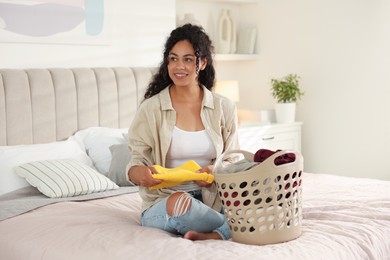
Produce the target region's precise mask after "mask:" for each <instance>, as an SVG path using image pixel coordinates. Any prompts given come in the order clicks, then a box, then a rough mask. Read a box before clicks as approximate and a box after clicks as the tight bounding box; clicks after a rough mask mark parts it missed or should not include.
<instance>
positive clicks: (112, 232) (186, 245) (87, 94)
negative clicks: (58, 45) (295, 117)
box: [0, 67, 390, 260]
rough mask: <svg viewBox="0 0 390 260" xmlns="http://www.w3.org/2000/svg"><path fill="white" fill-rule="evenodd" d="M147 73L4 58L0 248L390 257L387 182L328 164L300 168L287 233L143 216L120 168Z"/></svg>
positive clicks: (80, 254)
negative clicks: (342, 172)
mask: <svg viewBox="0 0 390 260" xmlns="http://www.w3.org/2000/svg"><path fill="white" fill-rule="evenodd" d="M153 72H154V69H153V68H123V67H121V68H75V69H70V68H54V69H25V70H23V69H0V210H1V212H0V258H1V259H6V260H17V259H21V260H26V259H50V260H52V259H94V260H95V259H96V260H98V259H160V260H163V259H285V260H286V259H333V260H336V259H378V260H385V259H390V192H389V190H390V182H389V181H382V180H375V179H362V178H350V177H341V176H336V175H332V174H331V173H330V174H320V173H307V172H304V173H303V175H302V176H303V184H302V198H303V200H302V217H303V220H302V234H301V235H300V236H299V237H298V238H296V239H294V240H291V241H288V242H284V243H277V244H269V245H261V246H258V245H246V244H242V243H237V242H234V241H232V240H229V241H217V240H207V241H189V240H186V239H183V238H181V237H179V236H176V235H173V234H169V233H167V232H164V231H162V230H158V229H153V228H148V227H142V226H141V225H140V218H139V215H140V206H141V198H140V196H139V194H138V189H137V187H134V186H124V183H125V182H124V180H123V179H121V177H120V172H121V171H123V169H124V167H125V165H126V162H127V161H128V159H129V158H128V153H126V149H127V147H126V146H127V144H126V140H127V128H128V126H129V124H130V122H131V120H132V118H133V116H134V113H135V112H136V109H137V106H138V105H139V103H140V101H141V100H142V95H143V92H144V90H145V88H146V86H147V83H148V81H149V79H150V77H151V76H152V74H153ZM64 165H65V166H66V167H67V168H66V169H68V171H67V172H68V173H69V172H72V174H73V173H74V171H75V170H72V169H76V170H77V171H81V170H82V171H83V172H85V174H86V175H85V176H87V175H88V178H91V180H89V181H86V183H87V184H88V185H86V186H87V187H85V185H84V186H83V185H79V186H80V187H78V188H76V185H75V179H72V178H73V177H72V178H71V177H69V178H70V179H71V180H70V181H68V182H67V183H66V185H65V184H63V183H65V181H63V180H62V182H63V183H62V184H61V183H59V181H58V179H55V180H53V179H54V177H50V176H51V175H50V174H48V172H47V171H48V170H47V169H52V168H50V167H65V166H64ZM29 167H30V168H29ZM31 167H34V171H32V170H31V169H32V168H31ZM71 167H74V168H71ZM29 169H30V170H29ZM69 169H70V170H69ZM80 169H81V170H80ZM35 170H37V172H36V174H37V176H40V177H42V176H43V177H45V176H46V177H45V178H48V179H44V181H42V178H43V177H42V178H41V179H40V178H35V179H34V178H33V177H32V175H31V172H34V174H35ZM49 173H50V171H49ZM34 174H33V176H36V175H34ZM83 174H84V173H83ZM72 176H73V175H72ZM83 176H84V175H83ZM102 176H103V177H102ZM37 179H39V180H37ZM27 180H28V181H27ZM51 181H53V182H54V183H55V184H56V185H57V186H58V187H57V188H54V186H53V185H54V184H53V183H51ZM30 182H31V183H33V184H30ZM69 183H72V185H73V186H72V187H73V188H71V186H70V184H69ZM33 185H34V186H35V187H34V186H33Z"/></svg>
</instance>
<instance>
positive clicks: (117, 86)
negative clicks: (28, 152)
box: [0, 67, 154, 145]
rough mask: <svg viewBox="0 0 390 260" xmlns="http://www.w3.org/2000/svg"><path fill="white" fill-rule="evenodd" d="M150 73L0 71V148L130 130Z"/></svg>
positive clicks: (139, 70) (138, 70)
mask: <svg viewBox="0 0 390 260" xmlns="http://www.w3.org/2000/svg"><path fill="white" fill-rule="evenodd" d="M153 73H154V68H141V67H140V68H124V67H120V68H75V69H65V68H53V69H25V70H24V69H0V145H19V144H36V143H47V142H53V141H58V140H63V139H66V138H67V137H69V136H70V135H72V134H73V133H75V132H76V131H77V130H80V129H83V128H87V127H91V126H105V127H114V128H126V127H129V125H130V122H131V120H132V118H133V116H134V114H135V112H136V110H137V107H138V105H139V104H140V102H141V101H142V99H143V94H144V92H145V89H146V87H147V85H148V83H149V81H150V79H151V77H152V75H153Z"/></svg>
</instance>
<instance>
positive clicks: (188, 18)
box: [176, 13, 201, 27]
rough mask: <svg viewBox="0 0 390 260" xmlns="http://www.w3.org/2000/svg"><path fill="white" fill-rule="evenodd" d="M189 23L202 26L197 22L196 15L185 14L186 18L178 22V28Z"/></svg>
mask: <svg viewBox="0 0 390 260" xmlns="http://www.w3.org/2000/svg"><path fill="white" fill-rule="evenodd" d="M187 23H190V24H192V25H198V26H201V24H200V22H199V21H198V20H196V18H195V16H194V14H192V13H185V14H184V18H183V19H182V20H180V21H178V22H177V24H176V26H177V27H180V26H183V25H185V24H187Z"/></svg>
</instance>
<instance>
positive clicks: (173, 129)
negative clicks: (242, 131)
mask: <svg viewBox="0 0 390 260" xmlns="http://www.w3.org/2000/svg"><path fill="white" fill-rule="evenodd" d="M212 51H213V46H212V43H211V40H210V39H209V37H208V35H207V34H206V33H205V32H204V30H203V28H201V27H198V26H193V25H191V24H186V25H183V26H182V27H179V28H176V29H175V30H173V31H172V32H171V35H170V37H169V38H168V40H167V42H166V44H165V50H164V58H163V61H162V63H161V65H160V68H159V70H158V72H157V74H156V75H155V76H154V78H153V79H152V81H151V83H150V84H149V86H148V89H147V90H146V93H145V100H144V101H143V103H142V104H141V106H140V108H139V110H138V112H137V115H136V117H135V119H134V120H133V122H132V125H131V127H130V129H129V147H130V151H131V161H130V163H129V165H128V167H127V173H128V178H129V181H131V182H132V183H134V184H136V185H139V186H140V195H141V197H142V199H143V204H142V214H141V222H142V225H144V226H148V227H156V228H160V229H163V230H166V231H169V232H171V233H174V234H181V235H183V236H184V238H187V239H191V240H203V239H229V238H230V231H229V227H228V225H227V223H226V219H225V217H224V215H223V214H221V213H220V212H221V210H222V206H221V203H220V200H219V198H218V196H217V191H216V187H215V184H214V183H213V184H211V185H210V184H208V183H206V182H203V181H196V182H188V183H183V184H180V185H177V186H174V187H169V188H162V189H158V190H149V189H148V187H151V186H155V185H157V184H160V183H161V182H162V180H158V179H155V178H153V176H152V175H153V174H155V173H156V170H155V169H154V168H153V167H152V165H161V166H163V167H166V168H175V167H177V166H180V165H182V164H183V163H184V162H186V161H188V160H194V161H195V162H197V163H198V164H199V165H200V166H201V167H202V169H199V172H207V173H211V164H212V162H213V161H214V160H215V158H216V157H217V156H219V155H220V154H222V153H223V152H224V151H226V150H229V149H236V148H238V137H237V113H236V112H237V111H236V107H235V105H234V103H233V102H232V101H230V100H228V99H226V98H223V97H221V96H219V95H216V94H214V93H212V92H211V90H212V88H213V85H214V77H215V70H214V67H213V59H212V54H213V53H212Z"/></svg>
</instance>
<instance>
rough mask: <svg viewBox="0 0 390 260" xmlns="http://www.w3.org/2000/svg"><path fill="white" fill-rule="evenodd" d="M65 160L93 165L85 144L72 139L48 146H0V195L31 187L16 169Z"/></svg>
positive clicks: (48, 144)
mask: <svg viewBox="0 0 390 260" xmlns="http://www.w3.org/2000/svg"><path fill="white" fill-rule="evenodd" d="M65 158H71V159H76V160H78V161H80V162H83V163H85V164H87V165H89V166H92V165H93V163H92V161H91V159H90V158H89V157H88V155H87V154H86V152H85V150H84V149H83V144H80V143H79V142H77V140H75V139H74V138H72V137H70V138H69V139H68V140H66V141H59V142H52V143H47V144H32V145H15V146H0V195H2V194H4V193H7V192H11V191H14V190H17V189H20V188H23V187H27V186H29V184H28V183H27V181H26V180H24V179H23V178H20V177H19V176H17V175H16V174H15V172H14V169H13V168H14V167H16V166H19V165H21V164H24V163H28V162H33V161H41V160H54V159H65Z"/></svg>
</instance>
